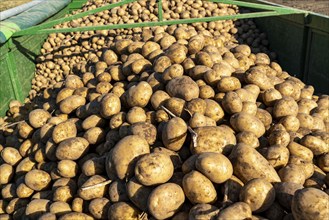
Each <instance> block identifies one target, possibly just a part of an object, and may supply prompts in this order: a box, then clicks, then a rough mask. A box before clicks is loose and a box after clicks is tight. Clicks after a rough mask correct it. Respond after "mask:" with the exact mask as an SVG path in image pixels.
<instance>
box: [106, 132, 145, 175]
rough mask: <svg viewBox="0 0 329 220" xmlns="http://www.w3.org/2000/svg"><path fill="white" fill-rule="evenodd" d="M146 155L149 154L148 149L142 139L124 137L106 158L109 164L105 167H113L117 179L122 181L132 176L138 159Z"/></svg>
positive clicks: (131, 136)
mask: <svg viewBox="0 0 329 220" xmlns="http://www.w3.org/2000/svg"><path fill="white" fill-rule="evenodd" d="M147 153H150V148H149V145H148V143H147V141H146V140H145V139H144V138H141V137H140V136H138V135H130V136H126V137H125V138H123V139H121V140H120V141H119V142H118V143H117V144H116V145H115V147H114V148H113V151H112V153H111V154H110V155H109V156H108V157H109V161H110V164H107V165H106V166H113V169H114V170H115V172H116V174H117V176H118V178H119V179H121V180H122V179H125V178H126V177H129V176H132V175H133V172H134V167H135V163H136V162H137V160H138V158H139V157H140V156H141V155H143V154H147Z"/></svg>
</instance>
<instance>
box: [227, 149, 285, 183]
mask: <svg viewBox="0 0 329 220" xmlns="http://www.w3.org/2000/svg"><path fill="white" fill-rule="evenodd" d="M229 159H230V161H231V162H232V165H233V171H234V175H236V176H237V177H238V178H239V179H240V180H242V182H244V183H246V182H248V181H249V180H251V179H254V178H265V179H266V180H267V181H269V182H281V180H280V177H279V176H278V174H277V172H276V171H275V169H274V168H273V167H272V166H271V165H270V164H269V162H268V161H267V160H266V159H265V158H264V157H263V156H262V155H261V154H260V153H258V152H257V151H256V150H255V149H254V148H252V147H249V146H248V145H245V144H241V143H240V144H238V145H237V146H236V147H235V148H233V151H232V153H231V154H230V156H229Z"/></svg>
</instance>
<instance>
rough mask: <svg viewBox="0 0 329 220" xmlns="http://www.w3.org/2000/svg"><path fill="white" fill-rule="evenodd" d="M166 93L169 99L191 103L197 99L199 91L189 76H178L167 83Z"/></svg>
mask: <svg viewBox="0 0 329 220" xmlns="http://www.w3.org/2000/svg"><path fill="white" fill-rule="evenodd" d="M166 91H167V93H168V94H169V95H170V96H171V97H177V98H181V99H184V100H185V101H191V100H192V99H195V98H198V97H199V92H200V89H199V87H198V85H197V84H196V83H195V82H194V81H193V80H192V79H191V78H190V77H189V76H180V77H176V78H174V79H172V80H170V81H169V82H168V84H167V86H166Z"/></svg>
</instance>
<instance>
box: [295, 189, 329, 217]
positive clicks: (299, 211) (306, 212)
mask: <svg viewBox="0 0 329 220" xmlns="http://www.w3.org/2000/svg"><path fill="white" fill-rule="evenodd" d="M328 201H329V196H328V194H326V193H325V192H322V191H321V190H318V189H315V188H305V189H300V190H297V191H296V193H295V194H294V197H293V200H292V205H291V211H292V214H293V216H294V218H296V219H326V217H327V216H329V203H328Z"/></svg>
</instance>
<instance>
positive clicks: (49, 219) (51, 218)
mask: <svg viewBox="0 0 329 220" xmlns="http://www.w3.org/2000/svg"><path fill="white" fill-rule="evenodd" d="M38 220H56V215H55V214H53V213H50V212H46V213H44V214H42V215H41V216H40V218H38Z"/></svg>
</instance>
